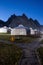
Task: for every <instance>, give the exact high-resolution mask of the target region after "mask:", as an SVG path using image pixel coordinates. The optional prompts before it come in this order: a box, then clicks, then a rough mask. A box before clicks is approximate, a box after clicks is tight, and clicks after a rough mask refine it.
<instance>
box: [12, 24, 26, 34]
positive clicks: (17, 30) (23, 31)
mask: <svg viewBox="0 0 43 65" xmlns="http://www.w3.org/2000/svg"><path fill="white" fill-rule="evenodd" d="M11 35H27V32H26V28H25V27H24V26H23V25H21V24H20V25H19V26H18V27H15V28H13V29H12V30H11Z"/></svg>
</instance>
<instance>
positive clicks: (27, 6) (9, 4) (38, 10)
mask: <svg viewBox="0 0 43 65" xmlns="http://www.w3.org/2000/svg"><path fill="white" fill-rule="evenodd" d="M23 13H25V14H26V16H28V18H30V17H31V18H33V19H37V20H38V21H39V22H40V24H43V0H0V19H2V20H4V21H6V20H7V19H8V18H9V17H10V16H11V15H12V14H16V15H22V14H23Z"/></svg>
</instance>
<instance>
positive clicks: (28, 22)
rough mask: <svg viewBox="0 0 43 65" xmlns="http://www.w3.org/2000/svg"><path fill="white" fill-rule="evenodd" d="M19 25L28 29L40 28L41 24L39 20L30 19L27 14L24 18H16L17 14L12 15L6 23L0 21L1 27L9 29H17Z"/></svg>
mask: <svg viewBox="0 0 43 65" xmlns="http://www.w3.org/2000/svg"><path fill="white" fill-rule="evenodd" d="M19 24H22V25H24V26H26V27H32V28H33V29H34V28H37V29H38V28H40V24H39V22H38V21H37V20H33V19H32V18H28V17H27V16H26V15H25V14H23V15H22V16H16V15H15V14H13V15H11V17H9V19H8V20H7V21H6V22H4V21H2V20H0V27H3V26H8V27H12V28H14V27H17V26H18V25H19Z"/></svg>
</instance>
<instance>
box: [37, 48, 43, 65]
mask: <svg viewBox="0 0 43 65" xmlns="http://www.w3.org/2000/svg"><path fill="white" fill-rule="evenodd" d="M37 51H38V52H39V57H40V59H41V64H42V65H43V47H40V48H38V49H37Z"/></svg>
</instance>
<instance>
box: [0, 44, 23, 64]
mask: <svg viewBox="0 0 43 65" xmlns="http://www.w3.org/2000/svg"><path fill="white" fill-rule="evenodd" d="M21 55H22V49H21V48H19V47H17V46H15V45H14V44H6V43H5V44H3V43H0V65H18V61H19V59H20V57H21Z"/></svg>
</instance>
